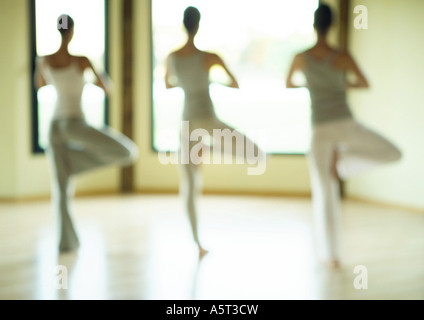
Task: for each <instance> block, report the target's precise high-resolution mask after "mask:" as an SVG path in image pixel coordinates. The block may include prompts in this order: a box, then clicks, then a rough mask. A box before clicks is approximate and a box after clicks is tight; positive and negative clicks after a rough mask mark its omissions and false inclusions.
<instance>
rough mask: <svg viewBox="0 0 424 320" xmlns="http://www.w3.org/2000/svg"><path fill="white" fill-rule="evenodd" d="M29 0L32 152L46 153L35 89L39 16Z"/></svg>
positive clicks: (105, 114)
mask: <svg viewBox="0 0 424 320" xmlns="http://www.w3.org/2000/svg"><path fill="white" fill-rule="evenodd" d="M28 1H29V16H30V17H29V22H30V25H29V27H30V57H31V127H32V128H31V146H32V154H44V152H45V150H44V149H43V148H42V147H41V146H40V144H39V119H38V97H37V90H36V89H35V79H34V73H35V68H36V59H37V34H36V26H37V18H36V5H35V1H36V0H28ZM104 2H105V54H104V66H105V72H106V73H108V72H109V0H104ZM104 108H105V113H104V120H103V121H104V123H105V124H106V125H107V124H109V99H108V98H107V97H106V98H105V105H104Z"/></svg>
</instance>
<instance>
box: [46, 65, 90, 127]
mask: <svg viewBox="0 0 424 320" xmlns="http://www.w3.org/2000/svg"><path fill="white" fill-rule="evenodd" d="M45 66H46V68H45V69H44V70H45V72H44V76H45V78H46V81H47V83H48V84H52V85H53V86H54V87H55V89H56V92H57V100H56V107H55V110H54V114H53V120H58V119H69V118H84V114H83V111H82V106H81V98H82V92H83V90H84V86H85V81H84V75H83V72H82V71H81V70H80V68H79V66H78V64H77V63H75V62H72V63H71V64H70V65H69V66H67V67H64V68H52V67H51V66H50V65H49V64H48V63H46V64H45Z"/></svg>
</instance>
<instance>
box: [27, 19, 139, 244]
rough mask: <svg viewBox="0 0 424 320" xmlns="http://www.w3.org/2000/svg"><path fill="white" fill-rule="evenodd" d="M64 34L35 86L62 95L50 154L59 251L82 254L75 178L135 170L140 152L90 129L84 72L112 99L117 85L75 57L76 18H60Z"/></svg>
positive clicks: (110, 133)
mask: <svg viewBox="0 0 424 320" xmlns="http://www.w3.org/2000/svg"><path fill="white" fill-rule="evenodd" d="M58 31H59V32H60V34H61V39H62V42H61V46H60V48H59V50H58V51H57V52H56V53H54V54H52V55H49V56H44V57H39V58H38V63H37V69H36V73H35V80H36V86H37V89H39V88H41V87H43V86H45V85H48V84H51V85H53V86H54V87H55V89H56V91H57V101H56V106H55V110H54V115H53V118H52V121H51V124H50V130H49V145H48V148H47V150H46V151H47V155H48V157H49V159H50V162H51V168H52V173H53V177H54V179H53V181H54V182H53V192H52V193H53V196H54V199H55V202H54V203H55V205H54V206H55V209H56V210H57V214H58V215H57V217H58V220H59V239H60V240H59V250H60V252H66V251H71V250H75V249H77V248H78V247H79V244H80V243H79V239H78V236H77V233H76V230H75V227H74V224H73V221H72V217H71V210H70V199H71V197H72V196H73V192H72V189H71V187H70V182H71V178H72V177H73V176H75V175H76V174H80V173H82V172H87V171H92V170H94V169H97V168H100V167H104V166H110V165H117V166H129V165H131V164H132V163H134V161H135V160H136V159H137V157H138V148H137V146H136V145H135V144H134V143H133V142H132V141H131V140H130V139H128V138H127V137H125V136H124V135H122V134H121V133H119V132H117V131H114V130H113V129H112V128H109V127H105V128H103V129H102V130H97V129H95V128H93V127H91V126H90V125H88V124H87V122H86V121H85V117H84V114H83V110H82V107H81V97H82V93H83V89H84V86H85V81H84V72H85V71H86V70H91V71H92V72H93V73H94V75H95V77H96V83H95V84H96V85H97V86H99V87H100V88H102V89H103V90H104V92H105V94H106V96H109V95H110V93H111V86H110V85H111V83H110V81H108V78H107V76H100V75H99V74H98V73H97V72H96V70H95V69H94V67H93V65H92V64H91V62H90V61H89V59H88V58H87V57H84V56H74V55H71V54H70V53H69V44H70V42H71V40H72V38H73V35H74V21H73V19H72V18H71V17H70V16H68V15H61V16H60V17H59V18H58Z"/></svg>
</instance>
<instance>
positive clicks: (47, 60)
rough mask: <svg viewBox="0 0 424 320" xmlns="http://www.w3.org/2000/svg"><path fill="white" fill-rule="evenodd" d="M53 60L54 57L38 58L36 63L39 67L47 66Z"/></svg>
mask: <svg viewBox="0 0 424 320" xmlns="http://www.w3.org/2000/svg"><path fill="white" fill-rule="evenodd" d="M51 59H52V55H46V56H38V57H37V58H36V62H37V64H38V65H39V66H45V65H46V64H48V63H50V61H51Z"/></svg>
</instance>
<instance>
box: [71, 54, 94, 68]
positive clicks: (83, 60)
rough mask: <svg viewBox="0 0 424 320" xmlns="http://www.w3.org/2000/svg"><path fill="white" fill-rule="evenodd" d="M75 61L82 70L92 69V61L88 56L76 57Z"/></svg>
mask: <svg viewBox="0 0 424 320" xmlns="http://www.w3.org/2000/svg"><path fill="white" fill-rule="evenodd" d="M73 59H74V61H75V62H76V63H78V65H79V66H80V68H81V69H86V68H91V67H92V64H91V61H90V59H88V57H86V56H74V57H73Z"/></svg>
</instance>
